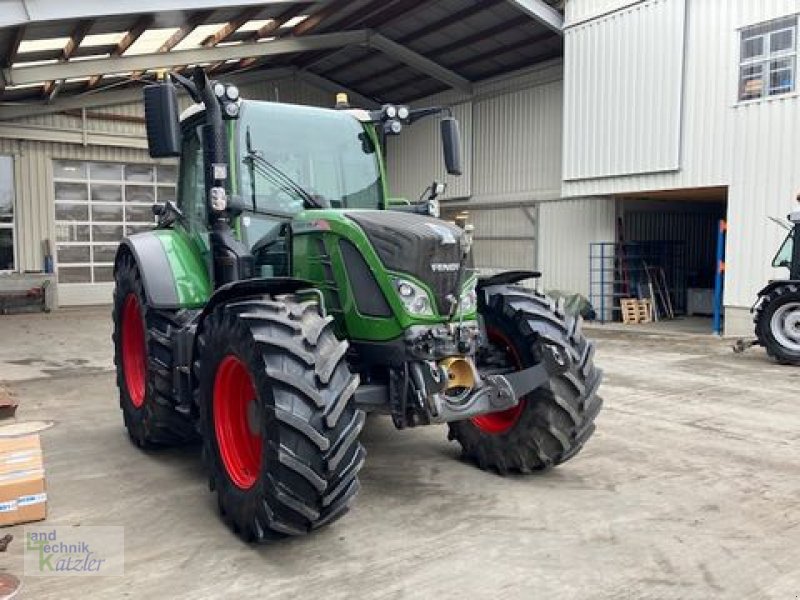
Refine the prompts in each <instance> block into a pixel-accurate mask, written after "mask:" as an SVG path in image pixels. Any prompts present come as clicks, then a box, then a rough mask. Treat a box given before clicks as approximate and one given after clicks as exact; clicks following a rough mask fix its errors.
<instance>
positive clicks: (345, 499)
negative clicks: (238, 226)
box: [195, 296, 366, 542]
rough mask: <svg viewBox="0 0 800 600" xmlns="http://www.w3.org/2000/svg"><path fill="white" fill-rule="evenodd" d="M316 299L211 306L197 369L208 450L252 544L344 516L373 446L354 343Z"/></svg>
mask: <svg viewBox="0 0 800 600" xmlns="http://www.w3.org/2000/svg"><path fill="white" fill-rule="evenodd" d="M332 321H333V319H332V318H331V317H325V318H323V317H322V316H320V314H319V312H318V307H317V304H316V303H314V302H298V301H297V300H296V299H295V298H294V297H292V296H284V297H277V298H271V297H268V296H264V297H258V298H248V299H243V300H239V301H235V302H231V303H229V304H223V305H221V306H218V307H216V308H215V309H214V311H213V313H212V314H211V315H210V316H209V317H208V319H207V320H206V322H205V323H204V324H203V331H202V332H201V334H200V336H199V339H198V351H197V356H198V360H197V362H196V363H195V373H196V376H197V381H198V388H197V394H198V405H199V408H200V419H201V430H202V432H203V454H204V458H205V460H206V462H207V464H208V468H209V472H210V486H211V489H212V490H216V492H217V499H218V504H219V509H220V512H221V514H222V516H223V519H224V520H225V521H226V522H227V523H228V525H229V526H230V527H231V528H232V529H233V530H234V531H235V532H236V533H237V534H238V535H239V536H240V537H242V539H244V540H245V541H248V542H250V541H262V540H265V539H270V538H275V537H282V536H285V535H302V534H305V533H308V532H309V531H311V530H312V529H315V528H318V527H321V526H322V525H325V524H327V523H330V522H332V521H334V520H335V519H337V518H339V517H341V516H342V515H343V514H344V513H345V512H346V511H347V509H348V507H349V505H350V504H351V502H352V501H353V499H354V498H355V496H356V494H357V492H358V489H359V482H358V478H357V474H358V471H359V470H360V468H361V466H362V465H363V463H364V458H365V456H366V452H365V451H364V449H363V447H362V446H361V444H360V443H359V441H358V435H359V433H360V431H361V428H362V426H363V424H364V413H363V412H361V411H360V410H356V408H355V404H354V402H353V394H354V392H355V390H356V388H357V387H358V384H359V379H358V376H357V375H353V374H351V373H350V369H349V368H348V366H347V363H346V361H345V352H346V350H347V343H346V342H342V341H339V340H338V339H336V336H335V335H334V333H333V323H332Z"/></svg>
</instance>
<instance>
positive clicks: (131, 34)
mask: <svg viewBox="0 0 800 600" xmlns="http://www.w3.org/2000/svg"><path fill="white" fill-rule="evenodd" d="M153 20H154V19H153V16H152V15H146V16H144V17H139V18H138V19H137V20H136V23H134V24H133V27H131V28H130V30H129V31H128V33H126V34H125V36H124V37H123V38H122V39H121V40H120V41H119V43H117V47H116V48H114V50H112V51H111V56H110V57H109V58H103V59H100V60H113V59H115V58H117V57H120V56H122V55H123V54H124V53H125V51H126V50H127V49H128V48H130V47H131V46H133V44H134V42H136V40H138V39H139V38H140V37H141V35H142V34H143V33H144V32H145V31H146V30H147V29H148V28H149V27H150V26H151V25H152V24H153ZM86 62H95V61H88V60H87V61H86ZM64 66H65V67H66V66H68V65H64ZM126 70H131V71H133V70H134V69H120V71H105V73H118V72H121V71H126ZM100 73H102V71H100ZM87 75H89V73H87ZM78 77H82V75H78ZM102 78H103V75H102V74H100V75H92V76H91V77H90V78H89V82H88V83H87V84H86V89H87V90H90V89H92V88H93V87H94V86H96V85H97V84H98V83H99V82H100V80H101V79H102ZM65 79H66V78H65Z"/></svg>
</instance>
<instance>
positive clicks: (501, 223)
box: [443, 205, 538, 275]
mask: <svg viewBox="0 0 800 600" xmlns="http://www.w3.org/2000/svg"><path fill="white" fill-rule="evenodd" d="M466 208H467V210H469V208H468V207H466ZM458 212H459V210H457V209H455V210H454V209H451V208H448V207H444V208H443V216H444V217H445V218H452V216H453V215H455V214H456V213H458ZM537 212H538V207H537V206H536V205H530V206H513V207H512V206H510V207H501V208H492V209H483V210H469V221H470V223H472V224H473V225H474V227H475V234H474V236H475V237H474V240H475V242H474V245H473V257H474V260H475V267H476V268H478V269H480V271H481V273H483V274H485V275H490V274H494V273H496V272H498V271H505V270H509V269H524V270H533V269H536V264H537V257H536V251H537V247H536V246H537V244H536V235H537V229H538V225H537V223H538V217H537Z"/></svg>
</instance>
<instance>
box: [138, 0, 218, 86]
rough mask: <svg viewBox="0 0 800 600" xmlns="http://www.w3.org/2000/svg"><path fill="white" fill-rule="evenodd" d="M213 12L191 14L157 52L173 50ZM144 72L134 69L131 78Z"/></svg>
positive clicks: (202, 11)
mask: <svg viewBox="0 0 800 600" xmlns="http://www.w3.org/2000/svg"><path fill="white" fill-rule="evenodd" d="M213 12H214V11H212V10H201V11H198V12H196V13H193V14H192V15H190V16H189V18H188V19H187V20H186V23H184V24H183V25H181V27H180V28H179V29H178V31H176V32H175V33H173V34H172V35H171V36H169V38H167V41H165V42H164V43H163V44H161V46H159V47H158V50H156V52H169V51H170V50H172V49H173V48H174V47H175V46H177V45H178V44H180V43H181V42H182V41H183V40H184V39H185V38H186V36H187V35H189V34H190V33H192V31H194V30H195V29H196V28H197V26H198V25H202V24H203V23H204V22H205V21H206V19H208V18H209V17H210V16H211V15H212V14H213ZM143 74H144V71H134V72H133V73H131V79H139V78H140V77H141V76H142V75H143Z"/></svg>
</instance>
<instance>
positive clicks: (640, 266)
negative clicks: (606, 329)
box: [589, 241, 686, 323]
mask: <svg viewBox="0 0 800 600" xmlns="http://www.w3.org/2000/svg"><path fill="white" fill-rule="evenodd" d="M646 267H660V268H662V269H664V275H665V277H666V280H667V287H668V290H667V292H668V293H669V296H670V299H671V300H672V305H673V309H674V311H675V314H676V315H681V314H685V313H686V268H685V248H684V243H683V242H670V241H658V242H623V243H618V242H592V243H590V244H589V301H590V302H591V303H592V306H593V307H594V309H595V312H596V313H597V320H598V321H599V322H601V323H606V322H609V321H619V320H621V308H620V299H621V298H649V291H648V288H647V282H648V278H647V271H646Z"/></svg>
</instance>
